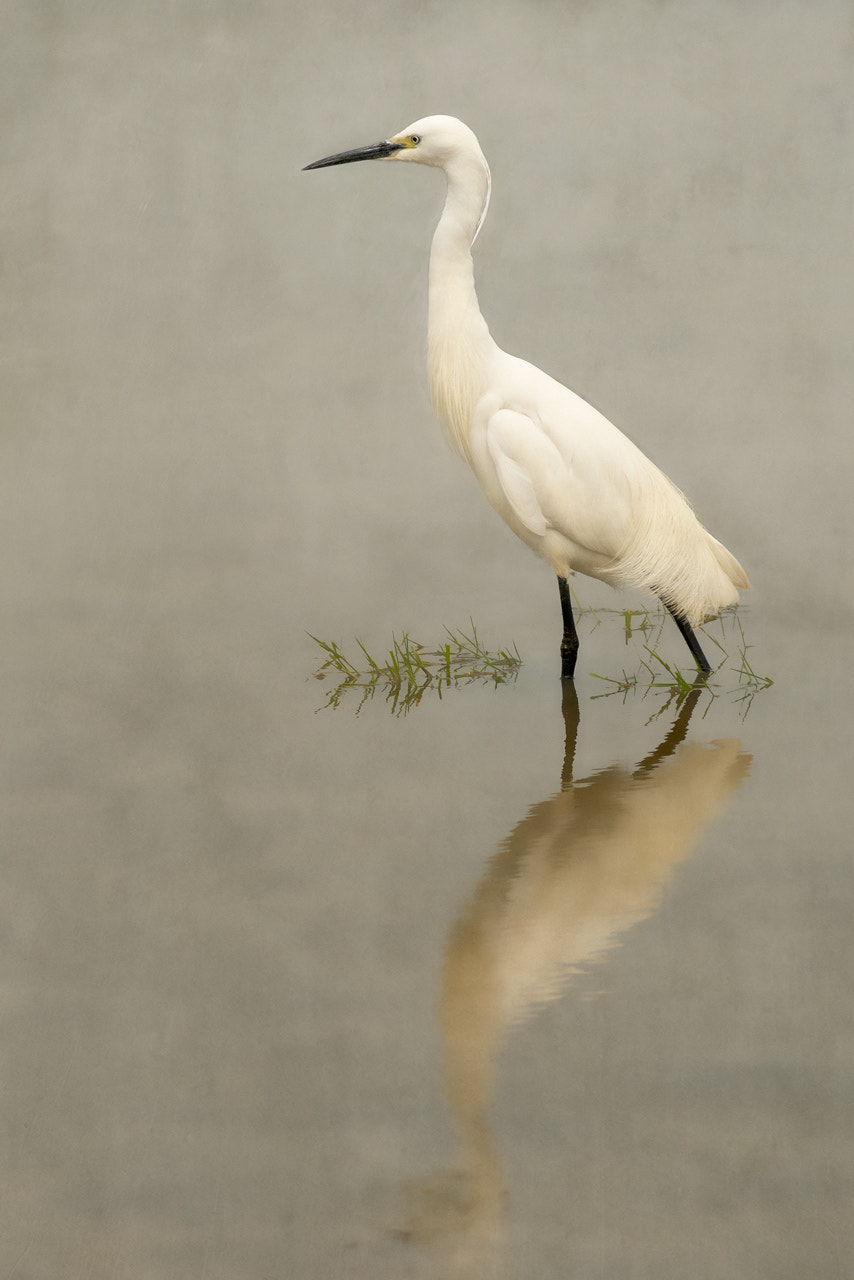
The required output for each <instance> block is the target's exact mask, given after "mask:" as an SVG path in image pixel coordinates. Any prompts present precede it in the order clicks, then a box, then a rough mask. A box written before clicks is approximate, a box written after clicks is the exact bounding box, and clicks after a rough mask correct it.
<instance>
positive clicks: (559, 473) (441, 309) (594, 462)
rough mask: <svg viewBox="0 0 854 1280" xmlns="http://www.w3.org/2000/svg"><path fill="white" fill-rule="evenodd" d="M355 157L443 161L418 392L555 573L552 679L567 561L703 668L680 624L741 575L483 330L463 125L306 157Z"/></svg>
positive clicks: (618, 436) (569, 627)
mask: <svg viewBox="0 0 854 1280" xmlns="http://www.w3.org/2000/svg"><path fill="white" fill-rule="evenodd" d="M367 159H388V160H395V161H409V162H412V163H415V164H426V165H431V166H433V167H436V168H440V169H442V170H444V173H445V176H446V178H447V184H448V188H447V196H446V199H445V206H444V209H443V211H442V216H441V218H440V219H439V224H438V226H437V227H436V231H435V234H434V236H433V244H432V249H431V253H430V273H429V325H428V358H427V367H428V375H429V382H430V394H431V398H432V401H433V405H434V408H435V411H436V414H437V416H438V418H439V420H440V422H441V423H442V424H443V426H444V428H445V430H446V433H447V435H448V439H449V441H450V443H451V445H452V447H453V448H454V449H455V450H456V451H457V452H458V453H459V454H460V456H461V457H462V458H464V459H465V461H466V462H467V463H468V464H469V466H470V467H471V468H472V470H473V471H474V474H475V476H476V477H477V479H478V481H479V483H480V486H481V488H482V489H483V491H484V494H485V495H486V497H487V499H488V500H489V502H490V503H491V505H492V506H493V507H494V508H495V510H496V511H497V512H498V514H499V515H500V516H501V518H502V519H503V520H504V521H505V522H506V523H507V524H508V525H509V526H510V528H511V529H512V530H513V532H514V533H515V534H516V535H517V536H518V537H519V538H521V539H522V541H523V542H525V543H526V544H527V545H528V546H529V547H530V548H531V549H532V550H533V551H535V552H537V554H538V555H540V556H542V557H543V559H545V560H547V561H548V563H549V564H550V565H551V567H552V568H553V570H554V571H555V573H556V574H557V576H558V580H559V584H560V586H561V603H562V605H563V613H564V638H563V644H562V646H561V653H562V657H563V670H562V674H563V676H564V678H571V677H572V675H573V673H574V669H575V659H576V654H577V649H578V640H577V637H576V635H575V628H574V624H573V621H572V613H571V609H570V607H569V593H568V590H567V588H566V579H567V577H568V575H569V574H570V573H571V572H573V571H574V572H578V573H583V574H586V575H587V576H588V577H591V578H598V579H599V580H600V581H602V582H607V583H609V584H610V585H612V586H616V587H633V588H639V589H641V590H644V591H649V592H652V593H653V594H654V595H656V596H658V597H659V598H660V599H661V600H662V601H663V603H664V604H665V605H666V606H667V608H668V609H669V610H670V612H671V613H672V614H673V616H674V618H675V620H676V622H677V624H678V626H679V628H680V630H681V631H682V634H683V636H684V637H685V639H686V642H687V643H688V645H689V647H690V649H691V652H692V653H693V655H694V657H695V659H696V661H697V663H698V666H699V667H700V669H701V670H702V671H704V672H708V671H709V670H710V668H709V664H708V662H707V660H706V658H705V655H704V654H703V652H702V650H701V648H700V646H699V644H698V642H697V639H696V637H695V636H694V634H693V631H692V627H694V626H696V625H697V624H698V623H700V622H702V621H703V619H704V618H707V617H709V616H711V615H714V614H715V613H717V612H719V611H720V610H721V609H723V608H725V607H727V606H728V605H732V604H735V603H736V601H737V600H738V592H739V589H743V590H746V589H747V587H748V586H749V583H748V581H747V576H746V574H745V572H744V570H743V569H742V567H741V565H740V564H739V563H738V561H737V560H736V559H735V558H734V557H733V556H732V555H730V553H729V552H728V551H727V550H726V548H725V547H723V546H722V545H721V543H719V542H718V541H717V540H716V539H715V538H713V537H712V536H711V534H710V533H708V532H707V531H706V530H705V529H704V528H703V526H702V525H701V524H700V522H699V521H698V520H697V518H696V516H695V515H694V513H693V511H692V510H691V507H690V506H689V505H688V502H687V501H686V499H685V498H684V496H683V495H682V494H681V493H680V492H679V490H678V489H677V488H676V487H675V485H673V484H672V483H671V481H670V480H668V478H667V477H666V476H665V475H664V474H663V473H662V472H661V471H660V470H659V469H658V468H657V467H656V466H654V464H653V463H652V462H650V461H649V459H648V458H646V457H645V456H644V454H643V453H641V451H640V450H639V449H638V448H637V447H636V446H635V445H634V444H633V443H632V442H631V441H630V440H629V439H628V438H627V437H626V436H624V435H623V433H622V432H621V431H619V430H618V429H617V428H616V427H615V426H613V424H612V423H610V422H609V421H608V420H607V418H604V417H603V416H602V414H601V413H599V412H598V411H597V410H596V409H594V408H593V407H592V406H591V405H589V404H587V402H586V401H584V400H582V399H581V397H580V396H577V395H576V394H575V393H574V392H573V391H570V390H568V389H567V388H566V387H564V386H562V385H561V384H560V383H559V382H556V381H555V380H554V379H553V378H550V377H549V376H548V374H545V373H543V372H542V370H540V369H538V368H536V367H535V366H534V365H531V364H529V363H528V362H527V361H525V360H520V359H518V358H517V357H516V356H511V355H508V354H507V352H506V351H502V350H501V348H500V347H499V346H498V345H497V344H496V343H495V341H494V340H493V338H492V336H491V334H490V332H489V329H488V328H487V325H486V322H485V320H484V319H483V316H482V315H481V312H480V307H479V306H478V301H477V295H476V292H475V286H474V270H473V264H472V256H471V246H472V243H473V242H474V239H475V237H476V235H477V233H478V231H479V230H480V227H481V225H482V223H483V219H484V217H485V216H486V209H487V205H488V203H489V194H490V189H491V183H490V175H489V167H488V165H487V163H486V159H485V158H484V155H483V152H482V151H481V149H480V145H479V143H478V141H477V138H476V137H475V135H474V133H472V131H471V129H469V128H468V126H467V125H465V124H463V123H462V121H460V120H457V119H455V118H454V117H452V116H427V117H425V118H424V119H423V120H418V121H416V122H415V123H414V124H412V125H410V126H409V128H408V129H404V130H403V132H402V133H399V134H395V135H394V136H393V137H392V138H389V139H387V140H386V141H383V142H380V143H376V144H374V145H373V146H368V147H361V148H358V149H357V150H355V151H346V152H342V153H339V154H338V155H334V156H329V157H327V158H326V159H324V160H318V161H317V162H316V163H315V164H313V165H308V166H307V168H310V169H312V168H323V167H326V166H329V165H334V164H346V163H349V162H351V161H355V160H367Z"/></svg>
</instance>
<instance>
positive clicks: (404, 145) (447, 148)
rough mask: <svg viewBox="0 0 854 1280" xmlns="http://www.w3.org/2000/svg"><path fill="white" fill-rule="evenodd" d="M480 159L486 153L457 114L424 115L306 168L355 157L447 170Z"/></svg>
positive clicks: (325, 165) (323, 165)
mask: <svg viewBox="0 0 854 1280" xmlns="http://www.w3.org/2000/svg"><path fill="white" fill-rule="evenodd" d="M462 157H465V158H468V159H471V158H479V159H480V161H482V162H483V164H484V165H485V164H486V161H485V160H484V159H483V152H482V151H481V149H480V144H479V143H478V140H477V138H476V137H475V135H474V133H472V131H471V129H470V128H469V127H468V125H466V124H463V122H462V120H457V119H456V118H455V117H454V116H425V117H424V118H423V120H416V121H415V122H414V124H411V125H409V126H408V127H407V128H406V129H402V130H401V132H400V133H395V134H393V135H392V136H391V137H390V138H385V139H384V140H383V141H382V142H373V143H371V144H370V145H369V146H367V147H356V148H355V150H353V151H339V152H338V153H337V155H333V156H325V157H324V159H323V160H315V162H314V164H307V165H306V166H305V167H306V169H325V168H328V167H329V166H330V165H333V164H352V163H353V162H354V161H356V160H404V161H409V162H410V163H412V164H428V165H433V166H434V167H436V168H439V169H445V170H447V169H448V166H449V165H451V164H452V163H453V162H454V161H455V160H456V159H459V158H462Z"/></svg>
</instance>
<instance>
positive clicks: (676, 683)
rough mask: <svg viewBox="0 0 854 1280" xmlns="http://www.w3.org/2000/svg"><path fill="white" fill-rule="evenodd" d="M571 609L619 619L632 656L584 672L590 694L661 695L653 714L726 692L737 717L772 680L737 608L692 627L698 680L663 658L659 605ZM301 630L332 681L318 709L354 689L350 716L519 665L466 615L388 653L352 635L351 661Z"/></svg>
mask: <svg viewBox="0 0 854 1280" xmlns="http://www.w3.org/2000/svg"><path fill="white" fill-rule="evenodd" d="M576 613H577V619H578V621H579V623H581V622H582V621H583V622H585V623H586V624H587V625H588V629H589V631H590V632H592V631H595V630H596V628H597V627H599V626H600V625H601V623H602V615H609V616H611V617H618V618H620V619H621V620H622V623H623V637H624V641H625V644H626V647H627V648H628V647H631V648H633V649H634V650H635V653H636V654H637V655H639V656H638V657H637V659H636V665H635V667H634V669H633V670H626V669H625V668H623V669H621V671H620V674H619V675H605V674H600V673H599V672H596V671H593V672H591V673H590V674H591V676H592V678H593V679H594V680H600V681H602V683H603V685H605V686H607V687H606V688H604V689H603V691H602V692H601V693H597V694H593V697H594V698H610V697H614V696H615V695H622V697H623V699H624V700H625V699H626V698H627V697H629V696H630V695H631V696H634V697H637V696H640V697H641V698H645V697H647V696H648V695H650V694H652V695H654V696H655V697H656V698H657V699H658V700H660V699H663V701H662V705H661V706H657V707H656V710H655V711H654V713H653V717H652V718H653V719H654V718H657V716H659V715H661V714H662V713H663V712H664V711H666V710H667V708H668V707H670V706H671V705H672V704H673V703H674V701H675V703H676V705H677V706H678V705H680V704H681V703H682V702H683V701H684V700H685V699H686V698H687V697H688V695H689V694H690V693H692V691H695V690H697V689H699V690H700V691H701V692H703V693H704V694H706V695H707V696H708V705H707V706H706V711H708V709H709V706H711V704H712V702H713V701H714V700H715V699H716V698H719V697H721V696H726V697H730V698H732V699H734V700H735V701H736V702H738V703H739V704H740V705H741V708H742V718H744V716H745V715H747V712H748V711H749V709H750V706H751V704H752V702H753V699H754V698H755V696H756V694H757V693H759V692H761V691H762V690H763V689H768V688H770V687H771V685H772V684H773V683H774V681H773V680H772V679H771V677H770V676H763V675H759V674H757V672H756V671H754V669H753V666H752V665H751V663H750V660H749V659H748V656H747V654H748V650H749V648H750V645H749V644H748V643H747V641H746V639H745V635H744V627H743V626H742V622H741V618H740V617H739V614H738V610H737V609H729V610H726V611H725V612H724V613H722V614H720V615H719V617H717V618H715V619H714V620H713V621H712V622H710V623H707V624H705V625H704V626H702V627H698V628H697V631H698V634H699V636H700V637H701V643H702V645H703V648H704V650H705V652H706V655H707V657H708V658H709V659H710V660H711V662H712V665H713V670H712V672H711V674H710V675H709V676H708V677H706V678H702V677H698V676H697V673H696V671H695V670H694V669H693V668H692V669H691V670H690V671H689V672H687V674H686V673H685V672H683V671H681V670H680V669H679V668H678V667H677V666H675V665H674V664H673V663H672V662H670V661H668V660H667V659H666V658H665V657H664V656H663V654H662V652H661V639H662V633H663V632H664V630H665V626H666V625H667V623H668V620H669V614H668V613H667V612H666V610H664V609H655V608H653V609H591V608H586V607H585V608H577V610H576ZM309 635H310V636H311V639H312V640H313V641H314V643H315V644H316V645H318V647H319V648H320V649H321V650H322V651H323V653H324V655H325V660H324V662H323V663H322V664H321V666H320V667H319V668H318V669H317V670H316V671H315V673H314V674H315V677H316V678H317V679H318V680H326V679H328V678H330V677H331V678H333V679H336V684H335V687H334V688H332V689H330V691H329V693H328V694H327V699H326V703H325V707H339V706H341V705H342V702H343V701H344V699H345V698H348V695H350V693H351V691H354V690H355V691H356V692H357V693H358V694H359V703H358V706H357V708H356V712H357V714H358V712H359V711H361V709H362V707H363V706H364V705H365V703H366V702H369V701H373V700H374V698H376V697H377V696H378V695H380V696H381V697H382V699H383V701H384V702H385V703H386V705H387V706H388V708H389V710H391V711H392V712H393V713H394V714H395V715H405V714H406V713H407V712H409V711H412V710H413V709H414V708H415V707H417V706H419V704H420V703H421V701H422V699H423V698H424V697H425V696H427V695H432V694H436V695H438V697H440V698H441V697H442V695H443V693H444V692H445V691H446V690H448V689H451V688H456V687H459V686H462V685H470V684H491V685H492V686H493V687H496V686H498V685H501V684H509V683H511V682H512V681H514V680H515V679H516V677H517V675H518V673H519V667H520V666H521V663H522V659H521V658H520V656H519V652H518V650H517V649H516V646H515V645H513V646H512V648H510V649H499V650H497V651H495V652H492V651H490V650H489V649H487V648H486V646H485V645H484V644H483V643H482V641H481V639H480V636H479V635H478V633H477V628H476V627H475V624H474V621H473V620H472V619H471V618H470V619H469V630H468V631H466V630H454V629H453V628H451V627H445V639H444V641H443V642H442V643H441V644H439V645H437V646H436V647H435V648H433V649H428V648H427V647H426V646H425V645H423V644H420V643H419V642H418V641H416V640H413V639H412V638H411V636H410V635H409V634H408V633H407V632H405V631H404V632H403V633H402V634H401V635H400V637H397V636H392V644H391V648H390V649H389V651H388V653H386V654H385V655H382V656H376V655H374V654H372V653H371V652H370V651H369V650H368V648H367V646H366V645H365V643H364V642H363V641H362V640H359V639H357V640H356V645H357V646H358V650H359V656H358V658H355V659H351V658H350V657H348V656H347V655H346V654H345V653H344V652H343V651H342V650H341V648H340V646H339V645H337V644H335V643H331V642H329V641H327V640H321V639H319V638H318V637H317V636H313V635H311V633H310V632H309ZM638 641H639V642H640V643H639V644H638ZM715 662H717V665H716V666H715V665H714V664H715ZM703 714H705V712H704V713H703Z"/></svg>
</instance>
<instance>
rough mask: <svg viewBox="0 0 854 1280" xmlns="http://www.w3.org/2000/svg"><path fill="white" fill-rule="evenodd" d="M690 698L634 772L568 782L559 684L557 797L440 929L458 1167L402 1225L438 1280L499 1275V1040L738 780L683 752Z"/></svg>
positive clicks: (571, 695) (571, 746) (576, 967)
mask: <svg viewBox="0 0 854 1280" xmlns="http://www.w3.org/2000/svg"><path fill="white" fill-rule="evenodd" d="M698 697H699V690H695V691H692V692H691V693H690V694H689V696H688V698H686V700H685V702H684V703H683V704H682V706H681V708H680V710H679V712H678V714H677V716H676V718H675V720H674V722H673V725H672V726H671V728H670V730H669V732H668V733H667V734H666V735H665V737H664V738H663V740H662V741H661V743H660V744H659V745H658V746H657V747H656V748H655V750H654V751H652V752H650V754H649V755H647V756H646V757H645V758H644V759H643V760H642V761H641V762H640V764H639V765H638V766H637V768H635V769H633V770H630V769H625V768H620V767H617V766H612V767H611V768H607V769H603V770H602V771H601V772H599V773H595V774H593V775H592V776H591V777H589V778H585V779H583V780H581V781H578V782H575V781H574V780H573V758H574V753H575V742H576V735H577V731H578V719H579V712H578V700H577V696H576V694H575V690H574V688H573V687H572V686H571V685H568V686H567V687H566V689H565V692H564V706H563V711H564V720H565V723H566V752H565V759H564V766H563V773H562V777H561V789H560V791H559V792H558V793H557V795H554V796H552V797H550V798H549V799H548V800H544V801H542V802H541V803H540V804H537V805H535V806H534V807H533V808H532V809H531V810H530V812H529V813H528V815H527V816H526V817H525V818H523V819H522V821H521V822H520V823H519V825H518V826H517V827H515V828H514V830H513V831H512V832H511V833H510V835H509V836H508V837H507V839H506V840H505V841H504V842H503V843H502V845H501V846H500V847H499V849H498V851H497V853H496V854H495V856H494V857H493V858H492V860H491V862H490V864H489V867H488V869H487V872H486V874H485V876H484V877H483V879H482V881H481V882H480V884H479V885H478V887H477V889H476V891H475V894H474V897H473V899H472V901H471V903H470V904H469V905H468V906H467V907H466V908H465V909H464V910H463V911H462V913H461V914H460V916H459V918H458V919H457V921H456V922H455V924H454V925H453V927H452V928H451V931H450V934H449V936H448V940H447V944H446V947H445V963H444V969H443V974H442V991H441V1000H440V1008H439V1022H440V1029H441V1036H442V1044H443V1055H444V1070H445V1087H446V1091H447V1097H448V1103H449V1106H450V1109H451V1112H452V1115H453V1118H454V1120H455V1122H456V1127H457V1131H458V1134H459V1139H460V1145H461V1163H460V1168H459V1170H458V1171H456V1172H455V1173H454V1174H447V1175H442V1176H440V1177H437V1178H434V1179H431V1180H425V1181H424V1182H422V1183H421V1184H420V1185H419V1190H418V1196H417V1202H416V1206H415V1209H414V1214H413V1219H412V1223H411V1232H412V1234H413V1235H414V1236H415V1237H417V1238H419V1239H420V1240H422V1241H426V1240H428V1239H429V1240H430V1241H432V1243H433V1244H434V1245H436V1246H438V1245H440V1244H441V1252H442V1253H443V1254H444V1256H445V1263H446V1266H447V1268H448V1274H455V1275H460V1276H462V1275H475V1274H477V1275H497V1274H499V1273H500V1269H501V1268H500V1254H501V1250H500V1247H499V1244H500V1230H501V1222H502V1216H503V1213H502V1207H503V1200H504V1189H503V1179H502V1172H501V1163H500V1159H499V1154H498V1149H497V1146H496V1143H495V1139H494V1137H493V1134H492V1131H491V1129H490V1125H489V1120H488V1109H489V1105H490V1100H491V1096H492V1092H493V1084H494V1078H495V1071H496V1056H497V1052H498V1049H499V1047H500V1044H501V1041H502V1038H503V1037H504V1036H505V1034H506V1033H507V1031H508V1029H509V1028H511V1027H513V1026H515V1025H518V1024H519V1023H520V1022H522V1021H523V1019H524V1018H525V1017H526V1016H527V1015H528V1014H530V1013H531V1012H532V1011H533V1010H535V1009H536V1008H537V1007H538V1006H541V1005H543V1004H545V1003H547V1002H548V1001H550V1000H554V999H555V998H556V997H557V996H558V995H560V993H561V991H562V990H563V989H564V987H565V986H566V984H567V983H568V981H569V980H570V979H571V977H572V975H573V973H578V972H579V971H581V970H583V969H585V968H587V967H589V966H590V965H591V964H594V963H596V962H597V961H601V960H602V959H603V957H604V956H605V954H606V952H607V951H608V949H609V948H611V947H614V946H615V945H616V944H617V942H618V940H619V939H620V937H621V935H622V934H624V933H625V931H626V930H627V929H629V928H630V927H631V925H633V924H636V923H637V922H638V921H639V920H643V919H644V918H646V917H647V916H649V915H650V914H651V913H652V912H653V911H654V910H655V908H656V906H657V905H658V902H659V899H660V896H661V892H662V889H663V887H664V885H665V884H666V883H667V881H668V880H669V878H670V876H671V875H672V873H673V869H674V867H675V866H676V865H677V864H678V863H679V862H681V861H682V860H683V859H685V858H686V857H687V856H688V855H689V854H690V852H691V849H692V846H693V845H694V843H695V842H696V840H697V839H698V837H699V836H700V834H701V833H702V831H703V829H704V828H705V826H706V825H707V823H709V822H710V821H711V819H712V818H713V817H714V816H715V814H716V813H717V812H718V811H719V810H720V808H721V807H722V805H723V804H724V802H725V800H726V799H727V797H728V796H729V794H730V792H731V791H733V790H734V789H735V788H736V787H738V786H739V784H740V783H741V782H742V780H743V779H744V778H745V776H746V775H747V771H748V767H749V764H750V759H751V757H750V756H748V755H745V754H744V753H743V752H742V750H741V744H740V742H738V741H736V740H729V741H720V742H713V743H711V744H708V745H704V744H701V743H699V742H685V741H684V738H685V735H686V732H687V729H688V724H689V721H690V718H691V714H692V712H693V710H694V707H695V705H696V702H697V698H698Z"/></svg>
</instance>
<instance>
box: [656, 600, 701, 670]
mask: <svg viewBox="0 0 854 1280" xmlns="http://www.w3.org/2000/svg"><path fill="white" fill-rule="evenodd" d="M662 603H663V604H664V607H665V609H666V610H667V612H668V613H669V614H670V616H671V618H672V619H673V621H674V622H675V623H676V625H677V627H678V628H679V630H680V631H681V632H682V638H683V640H684V641H685V643H686V644H687V646H688V648H689V649H690V650H691V656H692V657H693V659H694V661H695V662H696V664H697V666H698V667H699V668H700V671H701V673H702V674H703V675H704V676H708V675H711V671H712V666H711V663H710V662H709V659H708V658H707V657H706V655H705V654H704V653H703V650H702V649H701V648H700V642H699V640H698V639H697V637H696V636H695V635H694V632H693V631H692V629H691V627H689V625H688V623H687V622H686V621H685V619H684V618H683V617H682V616H681V615H680V614H678V613H677V612H676V610H675V609H671V607H670V605H669V604H668V603H667V601H666V600H664V601H663V602H662Z"/></svg>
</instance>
